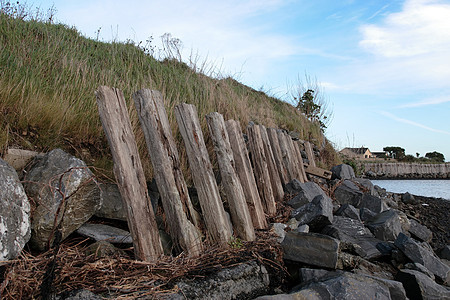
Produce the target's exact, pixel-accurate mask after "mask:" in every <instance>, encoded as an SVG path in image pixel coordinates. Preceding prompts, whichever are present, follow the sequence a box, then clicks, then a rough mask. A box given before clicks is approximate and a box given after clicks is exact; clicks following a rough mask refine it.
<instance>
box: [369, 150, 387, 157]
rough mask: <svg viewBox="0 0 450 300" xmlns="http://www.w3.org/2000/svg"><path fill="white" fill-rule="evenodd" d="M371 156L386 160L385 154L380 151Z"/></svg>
mask: <svg viewBox="0 0 450 300" xmlns="http://www.w3.org/2000/svg"><path fill="white" fill-rule="evenodd" d="M372 155H373V156H374V157H376V158H387V154H386V152H385V151H381V152H375V151H373V152H372Z"/></svg>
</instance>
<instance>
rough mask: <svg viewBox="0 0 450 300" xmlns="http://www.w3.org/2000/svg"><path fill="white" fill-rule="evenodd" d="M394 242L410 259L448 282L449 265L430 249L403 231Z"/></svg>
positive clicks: (449, 281)
mask: <svg viewBox="0 0 450 300" xmlns="http://www.w3.org/2000/svg"><path fill="white" fill-rule="evenodd" d="M394 244H395V246H397V247H398V248H399V249H400V250H401V251H402V252H403V253H404V254H405V255H406V256H407V257H408V258H409V259H410V260H412V261H413V262H415V263H419V264H421V265H423V266H424V267H425V268H427V269H428V270H429V271H430V272H431V273H433V274H434V275H435V276H436V277H437V278H439V279H440V280H441V281H442V282H444V284H446V285H448V284H450V267H449V266H447V265H446V264H445V263H443V262H442V261H441V260H440V259H439V258H438V257H437V256H436V255H435V254H434V253H433V252H432V251H431V250H430V249H427V248H426V247H423V246H422V245H420V244H419V243H417V242H416V241H414V240H413V239H412V238H410V237H408V236H406V235H405V234H403V233H400V234H399V236H398V237H397V239H396V240H395V242H394Z"/></svg>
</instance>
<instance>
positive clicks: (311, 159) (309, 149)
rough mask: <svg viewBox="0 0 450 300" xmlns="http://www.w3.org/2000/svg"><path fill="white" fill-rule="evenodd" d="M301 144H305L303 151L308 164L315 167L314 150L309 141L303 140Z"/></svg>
mask: <svg viewBox="0 0 450 300" xmlns="http://www.w3.org/2000/svg"><path fill="white" fill-rule="evenodd" d="M303 145H304V146H305V152H306V156H307V157H308V161H309V165H310V166H312V167H316V161H315V160H314V152H313V150H312V146H311V143H310V142H308V141H305V142H304V143H303Z"/></svg>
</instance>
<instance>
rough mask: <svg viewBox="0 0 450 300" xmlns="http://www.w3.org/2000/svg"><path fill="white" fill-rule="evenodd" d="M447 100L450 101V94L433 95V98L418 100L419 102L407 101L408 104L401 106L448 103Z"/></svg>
mask: <svg viewBox="0 0 450 300" xmlns="http://www.w3.org/2000/svg"><path fill="white" fill-rule="evenodd" d="M447 102H450V96H443V97H433V98H427V99H424V100H422V101H418V102H412V103H406V104H403V105H401V106H400V108H407V107H422V106H429V105H438V104H442V103H447Z"/></svg>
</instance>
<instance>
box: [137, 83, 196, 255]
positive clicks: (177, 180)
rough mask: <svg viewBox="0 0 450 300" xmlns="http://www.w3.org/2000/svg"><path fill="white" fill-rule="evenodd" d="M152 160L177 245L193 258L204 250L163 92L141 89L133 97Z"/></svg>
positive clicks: (170, 230) (169, 225)
mask: <svg viewBox="0 0 450 300" xmlns="http://www.w3.org/2000/svg"><path fill="white" fill-rule="evenodd" d="M133 99H134V103H135V105H136V110H137V113H138V116H139V120H140V122H141V126H142V129H143V131H144V136H145V140H146V142H147V148H148V150H149V151H148V152H149V155H150V159H151V161H152V165H153V170H154V174H155V180H156V184H157V185H158V190H159V193H160V194H161V200H162V204H163V207H164V212H165V213H166V218H167V224H168V227H169V233H170V234H171V236H172V238H173V239H174V241H175V245H177V246H178V247H179V248H181V249H183V250H185V251H187V252H188V253H189V254H192V255H194V256H195V255H199V254H200V253H201V250H202V244H201V235H200V232H199V230H198V229H197V228H196V227H195V226H194V225H193V224H192V223H191V222H190V221H189V220H188V218H187V217H186V214H185V212H186V213H188V214H189V215H190V216H191V220H193V222H195V221H196V220H197V219H198V216H197V212H196V211H195V210H194V208H193V206H192V203H191V199H190V198H189V194H188V190H187V187H186V182H185V181H184V177H183V174H182V172H181V168H180V159H179V156H178V150H177V148H176V145H175V141H174V139H173V137H172V132H171V130H170V124H169V120H168V118H167V114H166V110H165V108H164V103H163V98H162V95H161V93H160V92H158V91H152V90H148V89H145V90H140V91H138V92H136V93H135V94H134V95H133Z"/></svg>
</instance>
